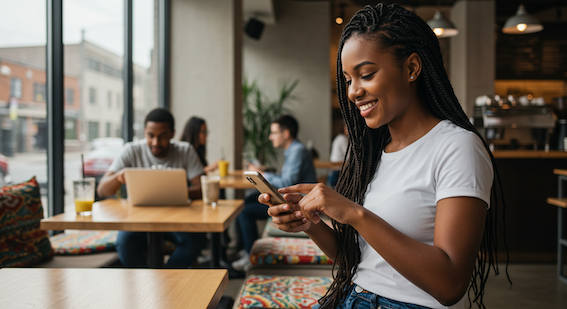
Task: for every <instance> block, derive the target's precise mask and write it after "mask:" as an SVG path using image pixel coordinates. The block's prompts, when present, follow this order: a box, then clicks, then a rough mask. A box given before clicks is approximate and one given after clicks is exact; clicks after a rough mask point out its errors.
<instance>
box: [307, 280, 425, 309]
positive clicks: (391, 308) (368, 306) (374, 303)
mask: <svg viewBox="0 0 567 309" xmlns="http://www.w3.org/2000/svg"><path fill="white" fill-rule="evenodd" d="M356 287H357V285H356V284H354V283H353V284H351V285H350V286H349V288H348V294H347V297H346V300H345V301H344V302H343V303H342V304H340V305H339V306H338V307H337V309H347V308H349V309H350V308H355V309H377V308H381V309H428V307H424V306H420V305H415V304H409V303H404V302H400V301H397V300H393V299H389V298H386V297H382V296H379V295H376V294H374V293H372V292H368V291H366V290H364V289H362V288H360V287H359V288H356ZM311 308H312V309H319V305H315V306H313V307H311Z"/></svg>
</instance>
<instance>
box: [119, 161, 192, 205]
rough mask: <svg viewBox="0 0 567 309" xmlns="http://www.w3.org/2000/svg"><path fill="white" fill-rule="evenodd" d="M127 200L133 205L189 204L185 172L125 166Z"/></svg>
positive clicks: (179, 169)
mask: <svg viewBox="0 0 567 309" xmlns="http://www.w3.org/2000/svg"><path fill="white" fill-rule="evenodd" d="M124 177H125V179H126V190H127V191H128V201H129V202H130V204H132V205H133V206H181V205H189V204H190V203H191V200H189V194H188V192H187V173H186V172H185V170H184V169H181V168H176V169H167V170H161V169H144V168H126V169H125V171H124Z"/></svg>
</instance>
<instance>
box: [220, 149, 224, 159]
mask: <svg viewBox="0 0 567 309" xmlns="http://www.w3.org/2000/svg"><path fill="white" fill-rule="evenodd" d="M220 151H221V160H223V161H224V148H223V147H221V149H220Z"/></svg>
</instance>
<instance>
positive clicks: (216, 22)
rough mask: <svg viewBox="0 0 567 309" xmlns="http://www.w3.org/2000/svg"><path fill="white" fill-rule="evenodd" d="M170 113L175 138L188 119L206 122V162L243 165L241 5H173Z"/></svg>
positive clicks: (225, 0)
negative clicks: (224, 160)
mask: <svg viewBox="0 0 567 309" xmlns="http://www.w3.org/2000/svg"><path fill="white" fill-rule="evenodd" d="M171 13H172V18H171V32H172V33H171V111H172V113H173V116H174V117H175V121H176V125H175V127H176V130H177V134H176V138H178V137H179V136H180V135H181V131H182V129H183V126H184V125H185V122H186V121H187V120H188V119H189V118H190V117H192V116H199V117H202V118H204V119H205V120H206V122H207V125H208V130H209V138H208V141H207V147H208V149H207V152H208V153H207V158H208V160H209V162H212V161H215V160H218V159H220V156H221V147H222V148H224V151H225V153H226V156H227V159H228V160H229V161H230V162H231V166H230V167H229V168H230V169H234V168H240V165H241V163H242V157H241V156H242V143H243V142H242V135H243V132H242V87H241V84H242V79H241V76H242V70H241V62H242V60H241V58H242V56H241V55H242V52H241V49H242V47H241V46H242V45H241V44H242V2H241V0H207V1H202V0H173V1H172V2H171Z"/></svg>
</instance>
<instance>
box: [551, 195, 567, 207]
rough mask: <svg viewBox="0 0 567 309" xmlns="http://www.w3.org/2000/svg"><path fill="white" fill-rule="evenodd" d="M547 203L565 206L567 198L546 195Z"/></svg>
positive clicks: (566, 205)
mask: <svg viewBox="0 0 567 309" xmlns="http://www.w3.org/2000/svg"><path fill="white" fill-rule="evenodd" d="M547 203H548V204H551V205H554V206H558V207H563V208H567V198H561V199H560V198H556V197H548V198H547Z"/></svg>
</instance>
